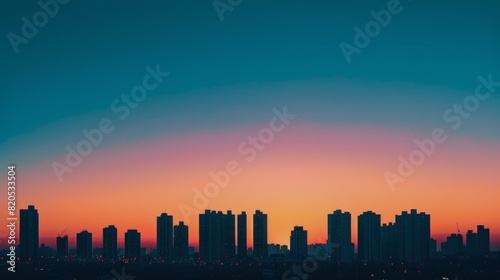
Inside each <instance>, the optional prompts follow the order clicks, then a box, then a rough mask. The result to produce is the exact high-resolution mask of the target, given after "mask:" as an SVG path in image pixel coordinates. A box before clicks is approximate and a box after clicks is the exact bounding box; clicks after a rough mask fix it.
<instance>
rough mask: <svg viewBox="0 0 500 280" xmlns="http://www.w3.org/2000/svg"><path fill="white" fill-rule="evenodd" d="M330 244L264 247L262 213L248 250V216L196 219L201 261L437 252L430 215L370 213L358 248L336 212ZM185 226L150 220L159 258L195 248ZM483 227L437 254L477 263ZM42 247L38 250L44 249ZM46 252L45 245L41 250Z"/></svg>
mask: <svg viewBox="0 0 500 280" xmlns="http://www.w3.org/2000/svg"><path fill="white" fill-rule="evenodd" d="M20 220H21V222H20V246H19V248H20V257H21V258H25V259H29V258H37V257H38V255H39V252H38V250H39V246H38V239H39V236H38V211H37V210H36V209H35V207H34V206H31V205H30V206H28V209H23V210H21V214H20ZM327 223H328V229H327V231H328V232H327V233H328V240H327V243H326V244H314V245H310V244H308V238H307V237H308V236H307V230H305V229H304V227H302V226H295V227H294V228H293V230H292V231H291V233H290V250H288V247H287V246H286V245H279V244H268V240H267V236H268V227H267V226H268V219H267V214H265V213H263V212H261V211H259V210H257V211H255V213H254V214H253V248H251V249H250V248H248V246H247V232H248V231H247V224H248V219H247V214H246V212H241V213H240V214H236V215H235V214H233V213H232V212H231V211H227V212H226V213H223V212H222V211H211V210H205V212H204V213H202V214H200V215H199V258H200V259H202V260H205V261H224V260H234V259H247V258H248V257H252V258H254V259H265V258H269V257H276V256H281V257H290V258H304V257H306V256H308V255H311V254H312V252H314V251H317V250H316V249H319V247H317V246H320V247H321V248H323V249H324V248H327V249H326V251H327V253H328V256H329V258H330V259H331V261H333V262H339V263H351V262H352V261H353V260H354V259H357V260H359V261H363V262H387V261H403V262H421V261H424V260H426V259H428V258H430V257H432V256H434V255H435V254H436V240H434V239H433V238H431V229H430V215H429V214H426V213H424V212H417V210H414V209H413V210H411V211H410V212H407V211H403V212H402V213H401V214H400V215H396V217H395V222H394V223H387V224H381V216H380V214H377V213H374V212H372V211H367V212H364V213H362V214H361V215H359V216H358V217H357V223H358V232H357V234H358V235H357V236H358V250H357V255H356V254H355V250H354V243H353V242H352V240H351V214H350V213H349V212H342V210H336V211H334V212H333V213H331V214H328V216H327ZM117 236H118V230H117V228H116V227H115V226H114V225H110V226H108V227H105V228H103V235H102V241H103V242H102V244H103V247H102V254H101V255H102V257H103V259H110V260H112V259H116V258H117V257H118V256H119V255H120V254H119V248H118V247H117V244H118V241H117ZM188 237H189V228H188V226H187V225H185V224H184V223H183V222H182V221H181V222H179V223H178V224H177V225H174V223H173V216H171V215H168V214H167V213H162V214H161V215H160V216H158V217H157V218H156V253H155V255H156V256H158V257H159V258H161V259H163V260H178V259H187V258H189V257H190V255H192V253H193V252H194V250H192V247H189V243H188V240H189V238H188ZM489 239H490V233H489V229H487V228H485V227H484V226H482V225H480V226H478V228H477V232H476V233H474V232H473V231H468V232H467V235H466V244H465V245H464V240H463V237H462V235H461V234H460V233H458V234H452V235H450V236H449V237H448V238H447V240H446V242H443V243H442V244H441V248H442V254H443V255H446V256H456V255H460V254H468V255H469V256H472V257H480V256H484V255H485V254H488V253H489V250H490V248H489V247H490V241H489ZM56 244H57V255H58V256H61V257H63V256H67V255H68V254H69V250H68V236H67V235H64V236H58V237H57V238H56ZM42 245H43V244H42ZM44 248H45V249H46V247H45V246H42V247H40V249H41V250H42V249H44ZM141 255H143V248H141V233H140V232H138V231H137V229H129V230H127V231H126V232H125V250H124V256H125V258H127V259H137V258H140V257H141ZM76 256H77V257H78V258H81V259H90V258H92V257H93V246H92V233H90V232H88V231H86V230H84V231H82V232H79V233H77V234H76Z"/></svg>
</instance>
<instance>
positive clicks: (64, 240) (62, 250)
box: [56, 235, 68, 257]
mask: <svg viewBox="0 0 500 280" xmlns="http://www.w3.org/2000/svg"><path fill="white" fill-rule="evenodd" d="M56 247H57V256H58V257H64V256H67V255H68V235H64V236H58V237H57V238H56Z"/></svg>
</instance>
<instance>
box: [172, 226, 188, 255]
mask: <svg viewBox="0 0 500 280" xmlns="http://www.w3.org/2000/svg"><path fill="white" fill-rule="evenodd" d="M174 256H175V258H177V259H185V258H187V257H189V228H188V226H186V225H185V224H184V222H179V225H176V226H174Z"/></svg>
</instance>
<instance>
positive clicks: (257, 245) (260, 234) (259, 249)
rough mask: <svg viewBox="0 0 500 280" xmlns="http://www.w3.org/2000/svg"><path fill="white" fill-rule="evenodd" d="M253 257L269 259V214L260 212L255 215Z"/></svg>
mask: <svg viewBox="0 0 500 280" xmlns="http://www.w3.org/2000/svg"><path fill="white" fill-rule="evenodd" d="M253 257H254V258H266V257H267V214H264V213H262V212H261V211H260V210H256V211H255V214H253Z"/></svg>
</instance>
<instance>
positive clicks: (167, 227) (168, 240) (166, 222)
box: [156, 213, 174, 260]
mask: <svg viewBox="0 0 500 280" xmlns="http://www.w3.org/2000/svg"><path fill="white" fill-rule="evenodd" d="M173 226H174V217H173V216H170V215H168V214H167V213H162V214H161V215H160V216H158V217H156V250H157V251H158V256H160V258H162V259H164V260H170V259H172V257H173V240H174V233H173Z"/></svg>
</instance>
